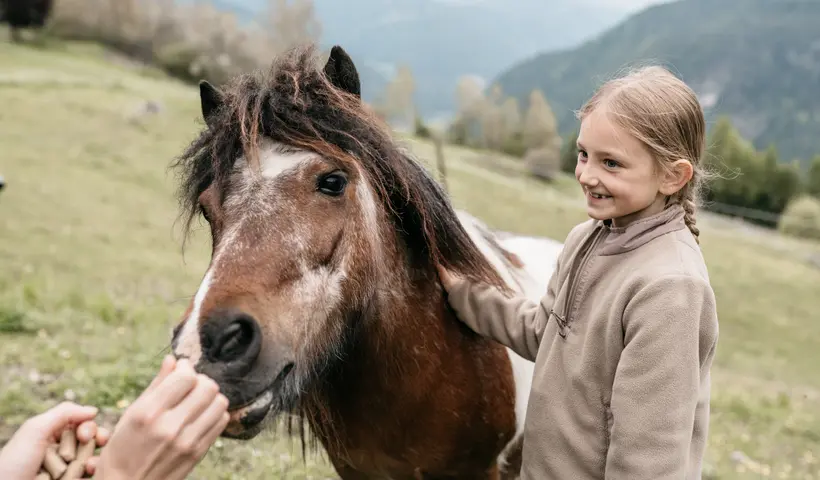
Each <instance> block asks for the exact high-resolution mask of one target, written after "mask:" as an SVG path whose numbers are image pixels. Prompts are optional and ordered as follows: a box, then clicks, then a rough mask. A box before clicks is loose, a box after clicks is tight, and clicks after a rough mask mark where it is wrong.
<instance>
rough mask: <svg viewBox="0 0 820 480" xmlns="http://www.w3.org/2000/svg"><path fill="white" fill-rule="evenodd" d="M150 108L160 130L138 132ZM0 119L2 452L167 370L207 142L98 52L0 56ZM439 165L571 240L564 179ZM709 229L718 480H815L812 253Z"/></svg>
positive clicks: (293, 466) (504, 213) (259, 471)
mask: <svg viewBox="0 0 820 480" xmlns="http://www.w3.org/2000/svg"><path fill="white" fill-rule="evenodd" d="M148 100H150V101H154V102H158V104H159V105H160V107H161V108H160V111H159V113H158V114H156V115H148V116H142V117H139V120H138V121H136V120H133V118H134V117H133V114H134V112H137V111H139V110H140V108H141V105H142V104H143V102H145V101H148ZM0 105H2V106H3V107H2V109H0V152H2V154H0V174H2V175H3V176H4V177H5V178H6V180H7V182H8V187H7V190H5V191H4V192H3V193H2V194H0V265H2V268H0V382H1V383H2V385H3V387H2V389H0V442H1V441H2V439H4V438H7V437H8V435H9V434H10V433H11V432H12V431H13V429H14V428H15V426H16V425H19V423H20V422H22V421H23V420H24V419H25V418H26V417H27V416H29V415H32V414H35V413H37V412H40V411H41V410H43V409H45V408H47V407H49V406H51V405H53V404H55V403H56V402H57V401H59V400H61V399H62V398H73V399H75V400H77V401H80V402H86V403H91V404H94V405H98V406H100V407H103V408H104V409H105V419H106V421H108V422H111V421H114V420H115V419H116V416H117V414H118V413H119V412H121V411H122V409H123V408H125V407H126V406H127V405H128V403H129V401H132V400H133V399H134V398H135V396H136V395H137V394H139V392H140V391H141V390H142V389H143V388H144V387H145V386H146V385H147V383H148V381H149V380H150V378H151V377H152V376H153V374H154V372H155V371H156V370H157V369H158V366H159V362H160V361H161V359H162V355H163V354H164V353H165V352H166V351H167V346H168V342H169V338H170V328H171V327H172V325H174V324H175V323H176V321H177V319H178V318H179V315H180V314H181V313H182V311H183V309H184V308H185V305H186V303H187V301H188V299H189V298H190V296H191V295H192V294H193V292H194V291H195V289H196V287H197V285H198V283H199V280H200V278H201V275H202V273H203V271H204V268H205V266H206V264H207V254H208V253H207V250H206V247H207V240H206V235H204V234H205V233H206V232H204V230H202V229H200V230H199V231H197V232H196V235H195V237H194V239H193V241H192V242H191V244H190V246H189V247H188V249H187V250H186V251H185V253H184V255H183V253H182V252H181V250H180V243H181V238H180V235H179V229H178V228H176V227H178V225H175V219H176V209H175V207H176V206H175V203H174V200H173V197H172V190H173V188H174V186H175V184H174V177H173V176H172V175H169V173H168V171H167V166H168V164H169V162H170V161H171V159H172V158H173V157H174V156H175V155H176V154H178V153H179V152H180V151H181V149H182V148H183V147H184V146H185V145H186V144H187V142H188V141H189V140H190V139H191V136H192V134H193V133H194V131H195V130H196V128H198V123H199V122H200V120H199V110H198V108H199V107H198V97H197V92H196V90H195V89H193V88H190V87H187V86H184V85H182V84H180V83H178V82H175V81H172V80H169V79H166V78H164V77H162V76H161V75H159V74H157V73H155V72H153V71H145V70H142V69H137V68H136V67H133V66H129V65H128V64H125V63H122V62H115V61H113V59H112V58H110V57H105V56H104V55H103V53H102V52H101V51H100V50H99V49H98V48H96V47H94V46H82V45H71V46H69V47H60V48H50V49H37V48H33V47H26V46H11V45H9V44H5V43H0ZM410 144H411V146H412V147H413V148H414V149H415V150H416V151H417V152H418V154H419V155H420V156H422V157H423V158H425V159H431V158H433V157H432V152H433V149H432V146H431V145H429V144H427V143H423V142H418V141H414V140H411V141H410ZM447 159H448V162H449V163H448V169H449V175H450V177H449V179H448V183H449V186H450V191H451V192H452V194H453V196H454V199H455V202H456V204H457V205H458V206H459V207H464V208H467V209H469V210H470V211H472V212H473V213H475V214H477V215H479V216H480V217H481V218H483V219H485V220H486V221H487V222H488V223H489V224H490V225H492V226H494V227H497V228H503V229H506V230H511V231H517V232H521V233H526V234H530V235H543V236H550V237H553V238H558V239H561V238H563V236H564V235H566V233H567V232H568V231H569V229H570V228H571V227H572V226H573V225H574V224H575V223H577V222H579V221H581V220H583V219H584V218H585V215H584V212H583V210H582V209H581V208H580V206H579V202H578V196H577V192H576V189H575V188H573V187H574V186H573V185H572V183H571V180H570V179H562V180H561V182H559V184H558V185H557V186H556V187H555V188H547V187H544V186H542V185H540V184H538V183H536V182H535V181H533V180H529V179H527V178H525V177H524V176H522V175H520V174H518V173H516V172H518V171H520V165H519V164H518V163H516V162H515V161H514V160H512V159H499V160H498V161H497V162H496V163H494V164H489V163H488V162H486V160H482V157H480V156H479V155H478V154H475V153H473V152H470V151H467V150H460V149H454V148H448V149H447ZM488 192H492V193H493V196H491V195H488ZM701 223H702V224H703V229H702V231H703V234H702V239H703V242H702V243H703V249H704V252H705V255H706V257H707V260H708V263H709V268H710V272H711V275H712V279H713V282H714V287H715V290H716V293H717V298H718V301H719V310H720V312H719V313H720V321H721V342H720V346H719V352H718V356H717V363H716V366H715V370H714V384H713V385H714V387H713V388H714V391H713V395H714V396H713V410H712V412H713V417H712V425H711V432H712V433H711V438H710V445H709V455H708V472H709V474H710V477H709V478H721V479H740V478H749V475H750V474H751V473H750V472H754V471H758V472H765V473H767V474H768V475H767V476H771V477H774V478H796V479H809V478H820V463H818V461H819V459H818V458H817V457H818V453H817V452H820V436H818V433H817V432H820V407H818V405H820V393H818V392H820V370H818V369H817V365H818V364H820V351H818V349H817V342H818V339H820V323H819V322H817V312H818V311H820V297H818V295H817V291H818V286H819V285H820V269H818V268H816V267H813V266H811V265H810V263H809V262H808V261H807V257H808V256H809V255H818V254H820V245H818V244H812V243H804V242H797V241H793V240H790V239H787V238H783V237H779V236H776V235H772V234H771V233H755V232H748V231H745V230H744V229H741V228H738V227H737V226H733V225H734V224H732V223H731V222H727V221H719V220H717V219H713V218H708V217H707V218H704V219H703V220H702V221H701ZM736 451H737V452H743V455H745V456H747V457H749V458H751V459H753V460H754V462H756V463H751V461H746V460H742V459H743V458H745V457H743V456H741V455H740V454H737V453H733V452H736ZM736 459H741V460H742V461H741V463H737V462H736ZM330 472H331V470H330V468H329V467H328V465H327V463H326V462H325V460H324V459H323V458H321V457H319V458H313V457H311V458H309V459H307V461H303V460H302V458H301V454H300V450H299V445H298V442H297V443H293V444H290V443H288V442H286V441H284V440H282V439H281V438H279V437H277V436H275V435H273V434H272V433H271V434H268V435H264V436H262V437H260V438H257V439H256V440H254V441H253V442H251V443H238V442H234V441H227V440H221V441H220V442H219V443H217V445H216V446H215V447H214V448H213V449H212V450H211V452H210V453H209V455H208V457H207V459H206V460H205V462H204V463H203V464H202V465H201V466H200V467H199V468H198V469H197V471H196V472H195V474H194V475H193V476H192V478H197V479H208V480H216V479H263V478H264V479H268V478H316V479H318V478H327V477H332V474H331V473H330Z"/></svg>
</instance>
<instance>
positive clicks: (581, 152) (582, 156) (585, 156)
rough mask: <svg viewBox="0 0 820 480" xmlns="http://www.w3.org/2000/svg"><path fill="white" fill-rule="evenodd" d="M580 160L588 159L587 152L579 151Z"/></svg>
mask: <svg viewBox="0 0 820 480" xmlns="http://www.w3.org/2000/svg"><path fill="white" fill-rule="evenodd" d="M578 158H579V159H581V158H583V159H586V158H587V152H585V151H583V150H580V149H579V150H578Z"/></svg>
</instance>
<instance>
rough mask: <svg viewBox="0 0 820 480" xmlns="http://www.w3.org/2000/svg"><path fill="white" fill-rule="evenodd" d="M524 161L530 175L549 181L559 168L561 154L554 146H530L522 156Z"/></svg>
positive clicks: (553, 177)
mask: <svg viewBox="0 0 820 480" xmlns="http://www.w3.org/2000/svg"><path fill="white" fill-rule="evenodd" d="M524 163H525V164H526V165H527V170H529V172H530V175H532V176H534V177H535V178H538V179H540V180H545V181H547V182H551V181H553V180H554V179H555V177H556V176H557V175H558V172H559V171H560V170H561V154H560V152H559V150H558V149H555V148H550V147H539V148H532V149H530V150H529V151H528V152H527V154H526V155H525V156H524Z"/></svg>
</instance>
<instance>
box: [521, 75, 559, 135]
mask: <svg viewBox="0 0 820 480" xmlns="http://www.w3.org/2000/svg"><path fill="white" fill-rule="evenodd" d="M557 125H558V122H557V121H556V119H555V114H554V113H553V112H552V108H550V106H549V103H547V99H546V98H545V97H544V94H543V93H541V91H540V90H538V89H536V90H533V91H532V92H531V93H530V104H529V108H528V109H527V115H526V117H525V119H524V142H525V144H526V145H527V148H538V147H548V148H560V143H561V139H560V137H559V136H558V130H557Z"/></svg>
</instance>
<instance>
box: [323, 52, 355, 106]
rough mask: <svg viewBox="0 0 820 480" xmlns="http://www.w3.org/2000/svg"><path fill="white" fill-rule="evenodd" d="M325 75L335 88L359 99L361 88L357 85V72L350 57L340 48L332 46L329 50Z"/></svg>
mask: <svg viewBox="0 0 820 480" xmlns="http://www.w3.org/2000/svg"><path fill="white" fill-rule="evenodd" d="M325 75H327V78H328V80H330V83H332V84H333V85H334V86H335V87H336V88H339V89H341V90H344V91H345V92H348V93H351V94H353V95H355V96H356V97H358V98H361V96H362V86H361V84H360V83H359V72H358V71H357V70H356V65H354V64H353V60H352V59H351V58H350V55H348V54H347V52H345V51H344V49H343V48H342V47H340V46H338V45H334V46H333V48H331V49H330V57H328V59H327V63H326V64H325Z"/></svg>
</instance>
